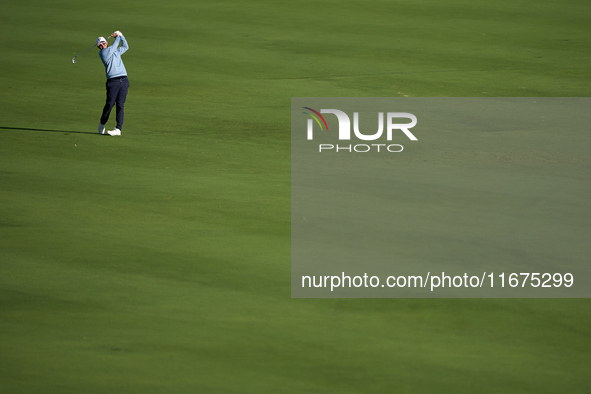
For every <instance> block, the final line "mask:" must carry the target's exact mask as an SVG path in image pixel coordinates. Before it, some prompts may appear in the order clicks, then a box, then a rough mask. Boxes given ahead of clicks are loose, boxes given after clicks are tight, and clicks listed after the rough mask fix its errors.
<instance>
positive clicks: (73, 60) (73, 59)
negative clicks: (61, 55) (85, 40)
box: [72, 36, 111, 63]
mask: <svg viewBox="0 0 591 394" xmlns="http://www.w3.org/2000/svg"><path fill="white" fill-rule="evenodd" d="M109 38H111V36H108V37H107V38H106V40H107V41H108V40H109ZM94 47H96V45H93V46H91V47H90V48H88V49H87V50H85V51H84V52H80V53H79V54H77V55H76V56H74V57H73V58H72V63H76V58H77V57H78V56H80V55H82V54H83V53H85V52H88V51H90V50H91V49H92V48H94Z"/></svg>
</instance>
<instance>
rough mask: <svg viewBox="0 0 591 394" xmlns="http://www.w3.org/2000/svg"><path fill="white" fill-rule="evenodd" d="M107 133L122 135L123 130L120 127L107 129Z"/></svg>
mask: <svg viewBox="0 0 591 394" xmlns="http://www.w3.org/2000/svg"><path fill="white" fill-rule="evenodd" d="M107 134H109V135H112V136H116V135H121V130H119V129H113V130H109V131H107Z"/></svg>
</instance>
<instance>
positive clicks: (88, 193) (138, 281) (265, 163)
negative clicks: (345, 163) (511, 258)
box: [0, 0, 591, 394]
mask: <svg viewBox="0 0 591 394" xmlns="http://www.w3.org/2000/svg"><path fill="white" fill-rule="evenodd" d="M590 16H591V3H590V2H589V1H588V0H565V1H533V0H523V1H514V0H513V1H509V0H499V1H495V2H488V1H484V0H476V1H468V0H443V1H435V0H400V1H386V0H377V1H361V0H357V1H350V0H343V1H334V0H331V1H323V0H320V1H314V2H313V1H303V2H287V1H263V0H253V1H248V2H247V1H235V0H234V1H213V0H208V1H189V0H180V1H178V0H172V1H168V2H160V1H151V0H148V1H137V0H134V1H125V2H120V3H117V2H115V3H91V2H75V1H72V0H60V1H32V0H23V1H18V2H16V1H12V2H3V3H2V5H0V34H1V35H2V37H3V45H2V51H1V53H2V54H1V56H0V70H1V71H2V72H1V73H0V393H11V394H13V393H14V394H20V393H43V394H47V393H76V394H80V393H142V394H147V393H257V394H258V393H364V394H365V393H437V392H441V393H482V392H490V393H589V392H591V381H590V380H589V378H588V372H589V371H588V370H589V365H591V341H590V339H589V338H590V337H591V329H590V325H591V304H590V303H589V301H588V300H586V299H579V300H576V299H573V300H549V299H541V300H525V299H513V300H499V299H489V300H467V299H464V300H424V299H410V300H397V299H361V300H351V299H333V300H318V299H291V298H290V99H291V97H314V96H317V97H333V96H334V97H382V96H384V97H404V96H409V97H420V96H426V97H428V96H440V97H499V96H510V97H520V96H536V97H556V96H561V97H578V96H585V97H586V96H589V95H590V94H589V93H590V90H591V89H590V86H589V81H590V80H591V68H590V67H589V64H590V60H591V57H590V54H591V49H590V48H591V46H590V36H589V17H590ZM114 30H121V31H122V32H123V33H124V34H125V36H126V38H127V40H128V42H129V46H130V49H129V51H128V52H127V53H126V54H124V55H123V59H124V62H125V66H126V68H127V71H128V73H129V80H130V83H131V87H130V92H129V96H128V100H127V104H126V120H125V125H124V127H123V136H122V137H120V138H115V137H106V136H100V135H98V133H97V132H96V129H97V126H98V122H99V117H100V112H101V109H102V106H103V103H104V96H105V92H104V79H105V75H104V68H103V66H102V63H101V62H100V60H99V57H98V53H97V50H95V49H92V50H91V51H89V52H87V53H85V54H83V55H81V56H80V57H78V58H77V64H72V63H71V59H72V57H73V56H75V55H77V54H78V53H80V52H82V51H83V50H84V49H86V48H88V47H89V46H91V45H92V44H93V43H94V40H95V39H96V37H97V36H99V35H107V34H109V33H111V32H113V31H114ZM108 126H109V128H112V127H114V112H113V114H112V116H111V120H110V122H109V123H108ZM581 132H582V133H583V132H584V133H588V130H581ZM586 141H588V139H587V140H586ZM507 149H508V150H510V149H511V147H510V146H509V147H507ZM577 152H578V151H577ZM587 152H589V150H587ZM563 154H565V156H568V154H567V153H563ZM577 154H578V155H579V156H580V154H579V153H577ZM579 156H577V159H582V164H581V174H585V173H586V174H589V173H591V172H590V171H589V170H590V168H589V153H587V155H586V157H582V158H581V157H579ZM583 156H584V155H583ZM451 160H453V159H451ZM463 160H464V161H465V162H464V163H463V164H462V165H466V166H470V158H469V157H466V158H463ZM455 164H456V165H460V164H461V163H455ZM532 165H535V164H532ZM581 178H582V179H586V182H587V183H586V185H589V183H588V182H589V176H588V175H587V176H586V177H584V176H581ZM582 182H583V181H582ZM586 187H587V190H588V186H586ZM580 214H581V217H583V218H586V217H588V215H589V212H585V211H582V212H581V213H580ZM516 220H517V219H516ZM507 225H510V223H509V224H507ZM410 230H411V231H412V229H410Z"/></svg>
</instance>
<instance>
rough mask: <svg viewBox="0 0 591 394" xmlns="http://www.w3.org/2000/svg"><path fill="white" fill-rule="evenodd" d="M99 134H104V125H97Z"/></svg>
mask: <svg viewBox="0 0 591 394" xmlns="http://www.w3.org/2000/svg"><path fill="white" fill-rule="evenodd" d="M99 134H105V125H104V124H102V123H99Z"/></svg>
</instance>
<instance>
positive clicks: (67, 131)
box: [0, 126, 100, 135]
mask: <svg viewBox="0 0 591 394" xmlns="http://www.w3.org/2000/svg"><path fill="white" fill-rule="evenodd" d="M0 130H29V131H49V132H52V133H63V134H94V135H100V134H99V133H98V132H92V131H71V130H51V129H30V128H27V127H3V126H0Z"/></svg>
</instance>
